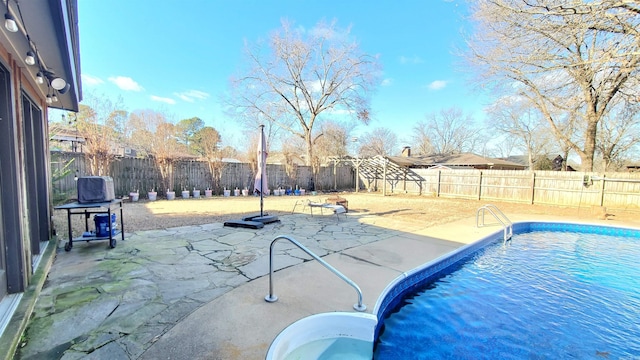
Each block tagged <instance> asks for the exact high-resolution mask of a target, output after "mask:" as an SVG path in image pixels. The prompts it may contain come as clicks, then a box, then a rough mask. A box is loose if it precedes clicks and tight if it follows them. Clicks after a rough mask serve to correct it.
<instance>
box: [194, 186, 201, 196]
mask: <svg viewBox="0 0 640 360" xmlns="http://www.w3.org/2000/svg"><path fill="white" fill-rule="evenodd" d="M199 197H200V190H198V189H196V188H195V187H194V188H193V198H194V199H197V198H199Z"/></svg>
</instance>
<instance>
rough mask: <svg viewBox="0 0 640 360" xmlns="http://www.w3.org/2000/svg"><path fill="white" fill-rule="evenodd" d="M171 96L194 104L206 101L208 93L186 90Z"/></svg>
mask: <svg viewBox="0 0 640 360" xmlns="http://www.w3.org/2000/svg"><path fill="white" fill-rule="evenodd" d="M173 95H175V96H177V97H178V98H180V99H182V100H184V101H186V102H190V103H192V102H195V101H196V100H206V99H207V98H208V97H209V94H208V93H206V92H204V91H199V90H188V91H185V92H180V93H173Z"/></svg>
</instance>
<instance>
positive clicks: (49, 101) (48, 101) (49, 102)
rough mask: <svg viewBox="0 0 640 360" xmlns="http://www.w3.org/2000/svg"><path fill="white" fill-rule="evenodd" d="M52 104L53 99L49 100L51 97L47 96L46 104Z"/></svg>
mask: <svg viewBox="0 0 640 360" xmlns="http://www.w3.org/2000/svg"><path fill="white" fill-rule="evenodd" d="M52 102H53V99H52V98H51V95H49V94H47V104H51V103H52Z"/></svg>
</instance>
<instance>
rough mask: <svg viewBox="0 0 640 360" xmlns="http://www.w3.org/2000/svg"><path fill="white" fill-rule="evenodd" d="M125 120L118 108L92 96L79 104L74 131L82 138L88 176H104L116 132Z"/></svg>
mask: <svg viewBox="0 0 640 360" xmlns="http://www.w3.org/2000/svg"><path fill="white" fill-rule="evenodd" d="M124 119H126V112H125V111H123V110H121V109H120V105H119V104H117V103H114V102H112V101H111V100H110V99H108V98H106V97H98V96H95V95H93V94H91V95H89V96H87V97H86V98H85V101H84V103H83V104H81V105H80V112H79V113H78V115H77V126H78V132H79V133H80V135H81V136H82V137H83V138H84V139H85V144H84V152H85V156H86V158H87V160H88V162H89V169H90V172H91V174H92V175H99V176H101V175H108V174H109V170H110V165H111V162H112V161H113V159H114V158H115V152H114V147H115V146H116V144H117V142H118V140H119V139H120V137H121V133H120V132H118V129H120V128H122V124H123V123H124Z"/></svg>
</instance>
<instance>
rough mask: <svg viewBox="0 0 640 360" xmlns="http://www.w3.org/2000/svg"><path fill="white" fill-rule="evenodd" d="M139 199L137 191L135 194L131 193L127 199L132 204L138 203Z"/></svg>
mask: <svg viewBox="0 0 640 360" xmlns="http://www.w3.org/2000/svg"><path fill="white" fill-rule="evenodd" d="M139 198H140V193H138V190H136V191H135V192H133V191H132V192H130V193H129V199H131V201H132V202H136V201H138V199H139Z"/></svg>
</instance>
